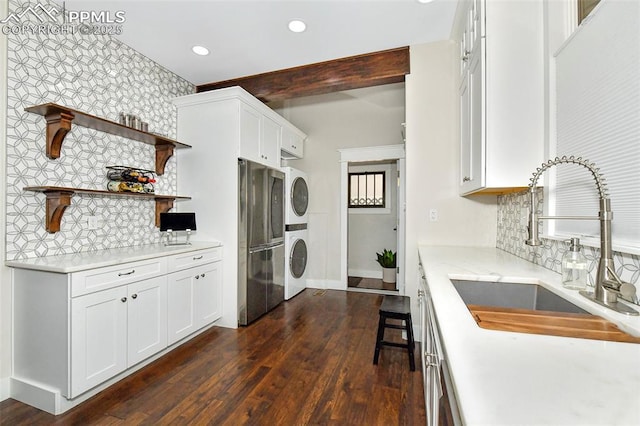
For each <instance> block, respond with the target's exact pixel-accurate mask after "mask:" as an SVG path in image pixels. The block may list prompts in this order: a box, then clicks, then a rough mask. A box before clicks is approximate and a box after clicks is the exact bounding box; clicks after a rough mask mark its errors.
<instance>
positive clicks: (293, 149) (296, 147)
mask: <svg viewBox="0 0 640 426" xmlns="http://www.w3.org/2000/svg"><path fill="white" fill-rule="evenodd" d="M305 139H306V136H305V135H304V133H302V132H301V131H299V130H298V129H296V128H294V127H291V126H287V125H283V126H282V136H281V141H282V145H281V157H282V158H284V159H286V160H295V159H299V158H302V157H304V140H305Z"/></svg>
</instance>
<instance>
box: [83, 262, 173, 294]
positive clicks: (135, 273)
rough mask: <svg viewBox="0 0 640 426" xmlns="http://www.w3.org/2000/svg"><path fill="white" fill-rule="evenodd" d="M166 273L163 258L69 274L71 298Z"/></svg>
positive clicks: (165, 264)
mask: <svg viewBox="0 0 640 426" xmlns="http://www.w3.org/2000/svg"><path fill="white" fill-rule="evenodd" d="M166 273H167V261H166V259H165V258H158V259H149V260H141V261H139V262H131V263H123V264H121V265H115V266H107V267H104V268H96V269H91V270H87V271H81V272H74V273H73V274H71V297H76V296H81V295H83V294H88V293H93V292H96V291H100V290H106V289H108V288H113V287H117V286H120V285H124V284H129V283H133V282H136V281H140V280H144V279H147V278H153V277H157V276H159V275H164V274H166Z"/></svg>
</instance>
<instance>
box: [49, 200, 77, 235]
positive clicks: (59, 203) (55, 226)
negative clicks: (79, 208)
mask: <svg viewBox="0 0 640 426" xmlns="http://www.w3.org/2000/svg"><path fill="white" fill-rule="evenodd" d="M44 195H45V196H46V197H47V204H46V222H45V229H46V230H47V232H48V233H50V234H55V233H56V232H58V231H59V230H60V222H61V221H62V215H63V214H64V211H65V209H66V208H67V207H68V206H69V205H70V204H71V197H72V196H73V192H72V191H47V192H45V193H44Z"/></svg>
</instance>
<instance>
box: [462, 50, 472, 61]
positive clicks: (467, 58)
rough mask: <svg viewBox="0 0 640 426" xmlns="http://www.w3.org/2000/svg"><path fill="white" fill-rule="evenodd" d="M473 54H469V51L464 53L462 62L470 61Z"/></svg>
mask: <svg viewBox="0 0 640 426" xmlns="http://www.w3.org/2000/svg"><path fill="white" fill-rule="evenodd" d="M470 53H471V52H469V51H468V50H465V51H464V55H462V62H467V61H468V60H469V54H470Z"/></svg>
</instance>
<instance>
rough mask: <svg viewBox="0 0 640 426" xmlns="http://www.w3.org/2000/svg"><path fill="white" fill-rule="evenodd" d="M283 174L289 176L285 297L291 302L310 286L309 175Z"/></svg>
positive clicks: (292, 171) (291, 171)
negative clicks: (308, 271) (308, 267)
mask: <svg viewBox="0 0 640 426" xmlns="http://www.w3.org/2000/svg"><path fill="white" fill-rule="evenodd" d="M282 171H283V172H284V174H285V204H286V206H285V221H284V223H285V235H284V252H285V256H286V257H285V259H286V266H285V269H286V272H285V279H284V298H285V300H289V299H291V298H292V297H293V296H295V295H296V294H298V293H300V292H301V291H302V290H304V289H305V288H306V287H307V280H306V270H307V253H308V251H307V246H308V238H309V231H308V230H307V223H308V217H309V214H308V208H309V187H308V186H307V175H306V173H304V172H302V171H300V170H297V169H294V168H293V167H283V168H282Z"/></svg>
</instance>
